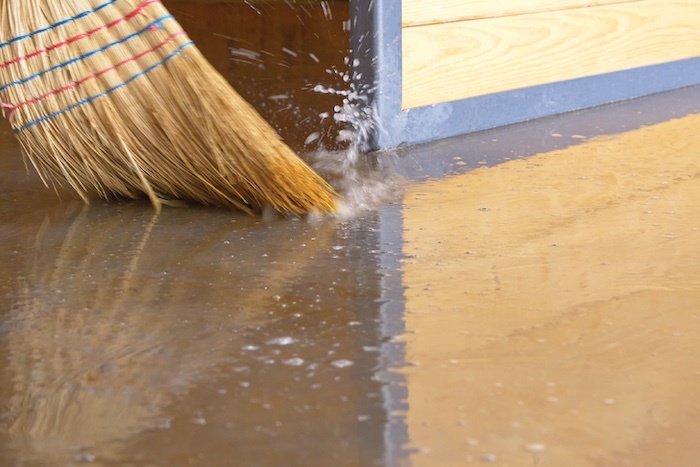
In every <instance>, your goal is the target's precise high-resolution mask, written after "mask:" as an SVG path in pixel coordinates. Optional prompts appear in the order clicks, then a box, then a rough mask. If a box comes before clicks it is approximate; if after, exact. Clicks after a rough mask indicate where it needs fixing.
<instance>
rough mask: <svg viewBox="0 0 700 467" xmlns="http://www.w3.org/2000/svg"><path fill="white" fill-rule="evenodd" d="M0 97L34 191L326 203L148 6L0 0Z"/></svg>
mask: <svg viewBox="0 0 700 467" xmlns="http://www.w3.org/2000/svg"><path fill="white" fill-rule="evenodd" d="M0 5H1V11H0V14H1V15H2V20H1V21H2V22H1V23H0V41H2V44H0V101H1V102H2V103H3V107H4V111H5V114H6V116H8V118H9V119H10V121H11V123H12V126H13V128H14V131H15V133H16V134H17V137H18V138H19V140H20V141H21V143H22V147H23V149H24V152H25V154H26V155H27V156H28V158H29V159H30V160H31V162H32V163H33V165H34V166H35V167H36V169H37V171H38V172H39V173H40V174H41V176H42V177H43V178H44V180H45V181H46V182H49V181H53V182H55V183H58V184H63V183H65V182H67V183H68V184H69V185H70V186H72V187H73V188H74V189H75V190H76V191H77V192H78V193H79V194H80V196H81V197H83V198H84V199H85V200H86V201H87V200H89V199H90V198H92V197H94V196H95V195H98V196H100V197H103V198H114V197H126V198H139V197H143V195H144V194H146V195H147V196H148V197H149V198H150V199H151V201H152V203H153V204H154V205H155V206H156V207H159V206H160V202H161V200H163V199H184V200H192V201H195V202H198V203H202V204H205V205H217V206H232V207H237V208H239V209H242V210H244V211H247V212H251V213H254V212H259V211H260V210H261V208H263V207H264V206H271V207H273V208H275V209H277V210H278V211H280V212H283V213H293V214H303V213H306V212H309V211H319V212H331V211H333V210H334V209H335V198H336V194H335V193H334V191H333V189H332V188H331V187H330V186H329V185H328V184H327V183H326V182H325V181H324V180H323V179H322V178H321V177H319V176H318V175H317V174H316V173H315V172H314V171H313V170H312V169H311V168H310V167H309V166H308V165H307V164H306V163H305V162H304V161H302V160H301V159H300V158H299V157H298V156H297V155H296V154H294V152H293V151H292V150H291V149H290V148H289V147H288V146H287V145H285V144H284V142H282V140H281V139H280V138H279V136H278V135H277V133H276V132H275V131H274V130H273V129H272V128H271V127H270V125H269V124H268V123H267V122H266V121H265V120H264V119H263V118H262V117H261V116H260V115H259V114H258V113H257V112H256V111H255V110H254V109H253V108H252V107H251V106H250V105H249V104H248V103H247V102H246V101H245V100H244V99H243V98H241V97H240V96H239V95H238V94H237V93H236V91H235V90H233V88H231V86H230V85H229V84H228V83H227V82H226V80H225V79H224V78H223V77H222V76H221V75H220V74H219V73H218V72H217V71H216V70H215V69H214V68H213V67H212V66H211V65H210V64H209V62H207V60H206V59H205V58H204V57H203V56H202V55H201V53H200V52H199V50H197V48H196V47H195V46H194V44H193V43H192V42H191V41H190V39H189V38H188V37H187V35H186V34H185V33H184V31H183V30H182V28H181V27H180V26H179V24H178V23H177V22H176V21H175V20H174V19H173V18H172V16H171V15H170V14H169V13H168V11H167V10H166V9H165V7H163V6H162V5H161V4H160V3H159V1H158V0H93V1H88V0H72V1H69V2H68V1H63V0H44V1H37V0H32V1H27V0H0Z"/></svg>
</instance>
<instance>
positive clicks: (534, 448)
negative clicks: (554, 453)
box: [525, 443, 545, 453]
mask: <svg viewBox="0 0 700 467" xmlns="http://www.w3.org/2000/svg"><path fill="white" fill-rule="evenodd" d="M544 448H545V446H544V444H542V443H530V444H528V445H526V446H525V450H526V451H528V452H533V453H535V452H543V451H544Z"/></svg>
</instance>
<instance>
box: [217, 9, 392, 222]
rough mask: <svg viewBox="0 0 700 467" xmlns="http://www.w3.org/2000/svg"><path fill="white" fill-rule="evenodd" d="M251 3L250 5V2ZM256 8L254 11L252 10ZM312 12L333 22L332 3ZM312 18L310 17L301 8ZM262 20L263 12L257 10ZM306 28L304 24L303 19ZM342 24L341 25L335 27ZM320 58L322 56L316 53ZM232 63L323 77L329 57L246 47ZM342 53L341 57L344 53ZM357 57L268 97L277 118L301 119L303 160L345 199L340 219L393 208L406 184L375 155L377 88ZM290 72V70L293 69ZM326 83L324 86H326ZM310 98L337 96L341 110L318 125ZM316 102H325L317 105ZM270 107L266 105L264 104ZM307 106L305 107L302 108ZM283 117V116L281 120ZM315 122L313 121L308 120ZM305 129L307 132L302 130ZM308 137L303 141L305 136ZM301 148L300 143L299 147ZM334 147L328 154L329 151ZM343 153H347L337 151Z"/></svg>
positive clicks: (346, 25) (236, 50) (346, 24)
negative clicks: (298, 69) (302, 69)
mask: <svg viewBox="0 0 700 467" xmlns="http://www.w3.org/2000/svg"><path fill="white" fill-rule="evenodd" d="M246 3H248V2H246ZM285 3H287V4H288V5H289V6H290V7H297V9H298V8H299V7H300V5H301V4H300V3H298V2H297V1H296V0H285ZM250 6H251V7H252V5H250ZM305 6H306V7H309V8H319V7H320V9H321V11H322V16H323V18H324V19H325V20H326V21H329V22H330V21H331V20H332V19H333V8H332V7H331V4H330V2H328V1H320V2H319V3H317V4H316V6H315V7H312V6H311V4H305ZM302 10H303V11H304V12H306V13H307V15H308V16H309V17H311V13H310V12H307V11H306V9H305V8H302ZM256 12H257V13H258V14H260V13H261V12H260V11H259V10H256ZM299 20H300V21H301V22H302V23H303V20H302V19H301V18H299ZM336 23H337V21H336ZM349 30H350V21H349V20H348V21H343V22H342V33H343V34H345V33H349V32H350V31H349ZM316 52H318V51H316ZM230 53H231V60H233V61H235V62H237V63H240V64H245V65H252V66H256V67H262V68H261V69H264V68H265V67H266V66H268V65H270V66H278V65H280V66H281V65H284V64H286V63H287V60H291V61H293V62H294V63H296V64H297V65H299V64H301V63H304V65H301V66H309V67H311V68H312V69H315V70H317V71H318V72H320V71H321V70H322V69H323V68H321V67H323V66H324V63H322V60H321V59H320V58H319V56H321V57H324V56H326V57H327V56H328V54H327V53H326V54H320V53H319V54H318V55H317V54H315V53H314V51H312V50H308V49H307V50H299V49H296V48H295V47H292V46H291V45H290V46H289V47H286V46H285V47H282V48H281V49H280V50H278V51H273V52H269V51H265V50H261V51H259V52H256V51H254V50H251V48H249V46H245V45H244V44H241V46H240V47H231V48H230ZM341 53H342V52H341ZM350 55H352V51H348V52H347V54H346V56H345V57H344V58H343V60H344V62H343V65H338V67H336V66H335V65H328V64H327V65H326V66H327V67H328V68H326V69H325V76H326V77H327V78H320V77H319V74H317V75H316V76H317V77H316V78H312V79H313V81H310V82H307V83H305V84H304V85H303V86H302V88H301V89H293V88H287V89H283V88H282V89H278V90H277V91H281V92H275V93H274V95H269V96H266V101H267V102H268V103H273V105H274V106H275V107H276V108H278V109H279V110H278V112H283V113H284V114H286V115H290V116H291V115H293V116H296V117H297V118H296V124H295V128H296V130H295V131H297V132H299V131H302V133H301V134H299V133H297V134H298V135H299V136H302V135H304V133H303V132H304V131H306V132H308V134H306V137H305V140H303V146H304V150H305V152H306V154H304V155H303V157H304V159H306V160H308V161H311V162H312V163H313V166H314V168H315V169H316V170H317V171H318V172H319V173H320V174H321V175H322V176H323V177H324V178H325V179H327V180H328V181H329V182H330V183H331V184H332V185H333V187H334V188H335V189H336V190H337V191H338V193H339V194H340V195H341V196H342V199H343V201H342V203H341V209H340V212H339V214H338V216H339V217H341V218H348V217H356V216H359V215H362V214H364V213H367V212H371V211H373V210H375V209H377V208H378V207H379V206H381V205H383V204H385V203H387V202H391V201H393V200H395V199H397V198H398V197H399V196H400V191H401V185H402V182H401V181H400V180H399V179H398V177H397V176H396V175H395V174H394V173H393V172H391V171H389V170H387V169H383V168H382V167H381V164H380V163H379V160H378V157H379V156H378V155H377V154H372V153H371V152H370V148H371V144H370V143H371V138H372V137H373V135H374V132H375V130H376V127H377V119H376V112H375V109H374V107H373V106H372V98H371V97H372V93H373V92H374V90H373V89H372V85H371V84H369V83H366V82H365V80H363V79H361V78H362V75H361V74H360V73H361V72H360V71H358V70H360V69H361V66H360V65H362V64H361V63H359V59H351V58H350V57H349V56H350ZM286 66H289V65H288V64H287V65H286ZM321 80H322V82H319V81H321ZM299 92H301V93H307V95H308V93H311V97H312V98H313V94H317V95H326V96H334V97H337V99H332V100H334V101H335V102H337V104H334V105H333V107H332V108H328V109H322V111H320V112H318V114H317V117H318V119H317V120H316V121H315V122H314V120H315V119H314V116H315V115H316V114H315V111H311V113H310V114H309V112H308V110H310V109H304V108H302V107H303V104H301V102H308V101H309V99H307V98H301V99H297V98H296V97H301V96H298V94H297V93H299ZM317 102H320V101H318V100H317ZM263 105H265V104H263ZM300 105H302V107H299V106H300ZM278 115H281V114H278ZM309 116H310V118H308V117H309ZM303 128H305V130H304V129H303ZM302 137H303V136H302ZM299 142H300V143H301V142H302V141H301V140H300V141H299ZM327 144H328V145H331V146H332V147H333V149H329V148H328V147H327V146H326V145H327ZM337 148H342V149H337Z"/></svg>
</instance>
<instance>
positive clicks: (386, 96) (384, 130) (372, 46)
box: [350, 0, 700, 149]
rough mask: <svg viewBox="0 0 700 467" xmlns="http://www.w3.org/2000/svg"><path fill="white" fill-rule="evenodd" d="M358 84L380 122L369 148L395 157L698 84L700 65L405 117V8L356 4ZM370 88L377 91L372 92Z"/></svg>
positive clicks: (695, 61) (668, 66) (363, 0)
mask: <svg viewBox="0 0 700 467" xmlns="http://www.w3.org/2000/svg"><path fill="white" fill-rule="evenodd" d="M350 14H351V30H352V33H351V44H352V57H353V61H354V62H355V65H356V66H355V67H354V70H353V71H354V73H353V78H354V81H355V86H356V88H357V89H367V98H368V99H369V101H368V104H369V105H371V106H372V107H373V108H374V114H375V118H376V120H377V124H376V129H375V133H374V135H373V138H371V140H370V142H369V145H370V147H371V148H372V149H389V148H395V147H399V146H402V145H413V144H418V143H423V142H428V141H432V140H436V139H441V138H447V137H451V136H456V135H460V134H465V133H471V132H475V131H480V130H486V129H490V128H495V127H499V126H504V125H509V124H513V123H519V122H524V121H528V120H533V119H536V118H541V117H546V116H551V115H557V114H562V113H565V112H571V111H575V110H580V109H585V108H589V107H595V106H598V105H603V104H609V103H612V102H617V101H621V100H626V99H632V98H635V97H641V96H645V95H649V94H654V93H658V92H663V91H669V90H671V89H677V88H681V87H685V86H692V85H695V84H700V58H692V59H687V60H681V61H677V62H671V63H665V64H661V65H653V66H648V67H642V68H636V69H632V70H625V71H618V72H614V73H609V74H605V75H597V76H592V77H587V78H579V79H574V80H570V81H563V82H558V83H553V84H545V85H541V86H535V87H530V88H525V89H519V90H515V91H508V92H503V93H498V94H491V95H487V96H480V97H474V98H469V99H463V100H458V101H454V102H449V103H445V104H436V105H431V106H426V107H419V108H415V109H409V110H402V109H401V99H402V95H401V88H402V84H401V79H402V74H401V67H402V62H401V0H370V1H369V2H367V0H350ZM369 88H371V90H369Z"/></svg>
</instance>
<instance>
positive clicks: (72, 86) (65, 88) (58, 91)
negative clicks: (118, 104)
mask: <svg viewBox="0 0 700 467" xmlns="http://www.w3.org/2000/svg"><path fill="white" fill-rule="evenodd" d="M184 35H185V31H179V32H176V33H175V34H173V35H172V36H170V37H168V38H167V39H166V40H164V41H163V42H161V43H160V44H158V45H157V46H155V47H153V48H152V49H150V50H145V51H143V52H141V53H140V54H138V55H135V56H133V57H131V58H128V59H126V60H122V61H121V62H119V63H117V64H116V65H113V66H111V67H109V68H105V69H104V70H101V71H98V72H97V73H95V74H93V75H89V76H86V77H85V78H83V79H81V80H80V81H76V82H74V83H71V84H68V85H66V86H63V87H62V88H59V89H55V90H53V91H51V92H48V93H46V94H44V95H43V96H39V97H35V98H33V99H29V100H26V101H24V102H20V103H19V104H16V105H12V104H2V105H3V106H4V107H7V108H11V109H12V112H15V111H16V110H18V109H20V108H22V107H24V106H27V105H31V104H36V103H37V102H39V101H42V100H44V99H46V98H47V97H51V96H57V95H58V94H61V93H64V92H66V91H68V90H70V89H75V88H77V87H78V86H81V85H82V84H84V83H86V82H87V81H90V80H92V79H96V78H99V77H100V76H102V75H104V74H105V73H109V72H110V71H114V70H116V69H118V68H120V67H122V66H124V65H126V64H127V63H131V62H135V61H136V60H138V59H140V58H143V57H145V56H146V55H148V54H150V53H153V52H155V51H157V50H159V49H162V48H163V47H165V46H166V45H168V44H170V43H171V42H172V41H174V40H175V39H177V38H178V37H180V36H184Z"/></svg>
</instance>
